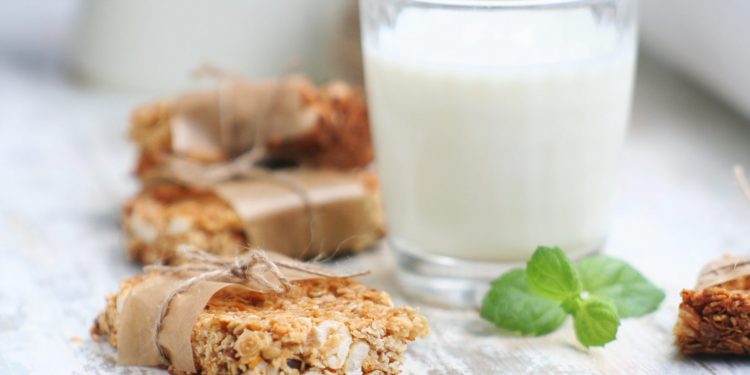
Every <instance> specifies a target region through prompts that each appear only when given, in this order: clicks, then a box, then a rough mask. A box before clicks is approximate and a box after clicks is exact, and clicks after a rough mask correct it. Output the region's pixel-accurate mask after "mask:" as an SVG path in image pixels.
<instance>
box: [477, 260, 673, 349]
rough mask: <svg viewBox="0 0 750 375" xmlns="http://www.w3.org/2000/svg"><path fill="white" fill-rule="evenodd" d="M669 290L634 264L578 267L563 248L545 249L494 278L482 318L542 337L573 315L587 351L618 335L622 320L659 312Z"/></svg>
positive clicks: (616, 262) (582, 263)
mask: <svg viewBox="0 0 750 375" xmlns="http://www.w3.org/2000/svg"><path fill="white" fill-rule="evenodd" d="M663 299H664V292H662V291H661V290H660V289H658V288H656V287H655V286H654V285H653V284H651V283H650V282H649V281H648V280H647V279H646V278H645V277H644V276H643V275H641V274H640V273H639V272H638V271H637V270H635V269H634V268H633V267H632V266H630V265H629V264H627V263H625V262H623V261H621V260H618V259H614V258H610V257H606V256H594V257H589V258H584V259H583V260H581V261H580V262H579V264H578V265H577V266H576V265H575V264H573V262H571V261H570V259H569V258H568V256H567V255H565V253H564V252H563V251H562V250H560V249H559V248H556V247H554V248H549V247H539V248H537V249H536V251H535V252H534V254H533V255H532V257H531V259H530V260H529V261H528V263H527V264H526V269H516V270H512V271H509V272H507V273H505V274H503V275H502V276H501V277H500V278H498V279H496V280H494V281H493V282H492V284H491V286H490V290H489V291H488V292H487V295H486V296H485V297H484V301H483V302H482V310H481V316H482V318H484V319H485V320H488V321H490V322H492V323H495V325H497V326H498V327H501V328H504V329H507V330H510V331H515V332H519V333H521V334H524V335H533V336H541V335H544V334H547V333H550V332H553V331H555V330H556V329H558V328H559V327H560V326H561V325H562V323H563V322H564V321H565V318H566V317H567V315H572V316H573V327H574V329H575V333H576V337H577V338H578V341H580V342H581V344H583V345H584V346H586V347H590V346H604V345H605V344H607V343H609V342H611V341H613V340H614V339H615V338H616V337H617V329H618V327H619V326H620V318H621V317H622V318H625V317H634V316H641V315H644V314H647V313H649V312H652V311H654V310H656V309H657V308H658V307H659V304H660V303H661V301H662V300H663Z"/></svg>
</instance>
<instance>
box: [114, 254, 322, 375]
mask: <svg viewBox="0 0 750 375" xmlns="http://www.w3.org/2000/svg"><path fill="white" fill-rule="evenodd" d="M267 255H268V256H269V257H270V258H271V259H272V260H279V259H283V260H285V261H287V262H294V261H293V260H291V259H289V258H286V257H284V256H282V255H280V254H273V253H268V254H267ZM298 263H299V262H298ZM300 264H301V263H300ZM303 267H311V266H310V265H309V264H304V265H303ZM281 271H282V273H283V274H284V276H285V277H286V278H287V280H289V281H298V280H307V279H314V278H320V277H321V276H318V275H315V274H312V273H307V272H304V271H301V270H292V269H286V268H282V269H281ZM193 275H194V274H185V275H180V276H183V277H175V276H168V275H161V274H149V275H148V276H147V277H146V278H145V280H144V281H143V282H141V283H139V284H138V285H136V286H135V287H133V289H132V290H131V292H130V294H129V295H128V296H127V297H126V299H125V302H124V304H123V308H122V311H121V315H120V319H119V322H118V327H117V332H118V339H117V340H118V343H117V364H118V365H124V366H161V365H167V364H166V363H164V360H163V359H162V357H161V355H160V354H159V349H158V347H157V345H156V343H155V341H154V338H155V333H156V332H155V331H156V322H157V319H158V318H159V313H160V308H161V304H162V303H163V302H164V300H165V299H166V297H167V295H168V294H169V293H170V292H171V291H172V290H175V289H177V288H178V287H179V286H180V284H181V283H183V282H184V281H185V279H186V278H188V277H190V276H193ZM266 278H267V279H273V276H272V275H270V274H269V275H266ZM225 288H242V289H246V290H250V291H255V292H262V293H270V292H272V291H271V290H270V289H268V288H267V287H264V286H262V285H261V284H259V283H257V282H254V281H252V280H249V281H247V282H245V283H243V284H242V285H240V284H236V283H231V282H222V281H202V282H199V283H198V284H196V285H193V286H192V287H191V288H189V289H188V290H186V291H185V292H183V293H181V294H179V295H177V297H175V298H174V299H173V300H172V303H171V304H170V306H169V310H168V312H167V315H166V316H165V318H164V322H163V326H162V331H161V335H160V340H159V344H161V346H162V347H163V349H164V351H165V353H166V354H167V356H168V358H170V360H171V365H172V366H174V368H175V369H176V370H177V371H184V372H188V373H195V371H196V368H195V363H194V362H193V348H192V343H191V335H192V331H193V326H194V325H195V321H196V320H197V318H198V315H200V313H201V312H202V311H203V309H204V308H205V306H206V304H207V303H208V301H209V300H210V299H211V297H213V296H214V295H215V294H216V293H218V292H219V291H221V290H223V289H225Z"/></svg>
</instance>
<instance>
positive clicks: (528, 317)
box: [481, 269, 566, 336]
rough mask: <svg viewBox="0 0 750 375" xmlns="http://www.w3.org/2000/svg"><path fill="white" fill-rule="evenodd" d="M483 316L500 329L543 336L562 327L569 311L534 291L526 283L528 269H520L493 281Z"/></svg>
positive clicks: (484, 305) (482, 312)
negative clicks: (566, 312) (566, 311)
mask: <svg viewBox="0 0 750 375" xmlns="http://www.w3.org/2000/svg"><path fill="white" fill-rule="evenodd" d="M481 316H482V318H484V319H485V320H487V321H490V322H492V323H494V324H495V325H496V326H498V327H500V328H504V329H507V330H509V331H514V332H520V333H521V334H524V335H534V336H541V335H544V334H547V333H550V332H552V331H554V330H556V329H557V328H559V327H560V325H561V324H562V323H563V322H564V321H565V317H566V314H565V312H564V311H563V310H562V308H561V307H560V304H559V303H556V302H554V301H550V300H546V299H544V298H541V297H539V296H537V295H536V294H534V293H533V292H532V291H531V289H529V286H528V285H527V284H526V272H525V271H524V270H522V269H517V270H513V271H510V272H507V273H505V274H503V275H502V276H501V277H500V278H498V279H496V280H495V281H493V282H492V284H491V286H490V290H489V291H488V292H487V295H485V297H484V300H483V301H482V310H481Z"/></svg>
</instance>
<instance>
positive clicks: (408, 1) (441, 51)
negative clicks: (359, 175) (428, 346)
mask: <svg viewBox="0 0 750 375" xmlns="http://www.w3.org/2000/svg"><path fill="white" fill-rule="evenodd" d="M360 14H361V21H362V27H363V36H362V41H363V53H364V57H365V72H366V76H365V77H366V85H367V95H368V102H369V108H370V116H371V120H372V129H373V130H372V131H373V135H374V139H375V149H376V161H377V167H378V169H379V171H380V174H381V178H382V188H383V194H384V200H385V210H386V216H387V221H388V225H389V241H388V242H389V244H390V247H391V248H392V249H393V250H394V251H395V254H396V258H397V262H398V267H399V269H398V278H399V281H400V284H401V286H402V287H403V288H404V290H405V291H406V292H407V293H410V294H412V295H413V296H418V297H421V298H422V299H426V300H431V301H435V302H440V303H447V304H451V305H471V304H473V303H475V302H476V300H477V299H478V298H479V297H481V294H482V293H483V290H482V288H481V287H480V286H481V285H487V281H489V280H490V279H492V278H494V277H497V276H499V274H500V272H502V271H503V270H504V269H507V268H509V267H515V266H518V265H520V264H523V262H525V261H526V260H527V259H528V258H529V257H530V255H531V254H532V253H533V251H534V250H535V248H536V247H537V246H539V245H546V246H559V247H561V248H562V249H564V250H565V251H567V252H568V254H569V255H570V256H571V257H573V258H576V257H580V256H583V255H585V254H588V253H592V252H595V251H597V250H599V249H600V248H601V247H602V244H603V242H604V240H605V237H606V234H607V226H608V221H609V216H610V213H611V203H612V202H611V201H612V196H613V188H614V185H615V177H616V175H617V166H618V156H619V154H620V151H621V150H620V149H621V145H622V142H623V137H624V134H625V129H626V127H627V123H628V113H629V111H630V99H631V92H632V84H633V71H634V65H635V63H634V61H635V54H636V22H635V17H636V1H635V0H519V1H515V0H360Z"/></svg>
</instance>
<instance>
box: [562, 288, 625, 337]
mask: <svg viewBox="0 0 750 375" xmlns="http://www.w3.org/2000/svg"><path fill="white" fill-rule="evenodd" d="M619 325H620V318H619V317H618V316H617V310H616V309H615V307H614V306H613V305H612V304H610V303H609V302H608V301H606V300H603V299H600V298H598V297H589V298H587V299H584V300H583V301H582V302H581V304H580V306H579V307H578V310H577V311H576V313H575V315H574V317H573V327H574V328H575V331H576V337H578V341H580V342H581V344H583V345H584V346H585V347H587V348H588V347H590V346H604V345H605V344H606V343H608V342H610V341H613V340H614V339H615V338H616V337H617V327H618V326H619Z"/></svg>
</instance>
